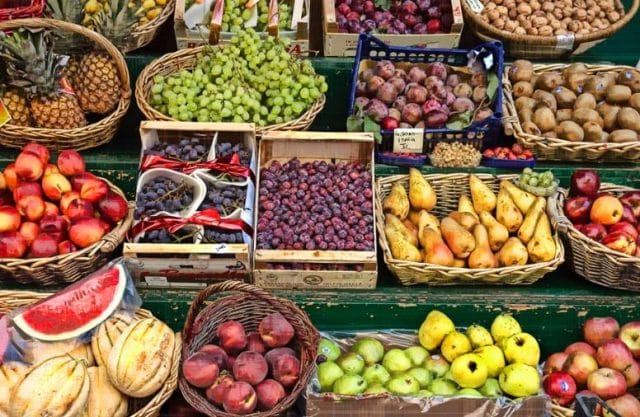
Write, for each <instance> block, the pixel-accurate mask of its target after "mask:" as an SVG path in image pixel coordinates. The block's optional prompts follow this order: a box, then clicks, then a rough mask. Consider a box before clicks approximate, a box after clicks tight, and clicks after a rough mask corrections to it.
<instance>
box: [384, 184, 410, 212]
mask: <svg viewBox="0 0 640 417" xmlns="http://www.w3.org/2000/svg"><path fill="white" fill-rule="evenodd" d="M409 208H410V207H409V196H408V195H407V190H406V189H405V188H404V185H402V183H401V182H399V181H398V182H395V183H394V184H393V186H392V187H391V192H390V193H389V195H387V196H386V197H385V198H384V200H382V211H383V212H385V213H391V214H393V215H394V216H397V217H398V218H400V220H404V219H406V218H407V216H408V215H409Z"/></svg>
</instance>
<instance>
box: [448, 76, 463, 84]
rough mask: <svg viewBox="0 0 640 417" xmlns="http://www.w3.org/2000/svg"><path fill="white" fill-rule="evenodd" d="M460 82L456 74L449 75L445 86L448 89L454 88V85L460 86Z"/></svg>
mask: <svg viewBox="0 0 640 417" xmlns="http://www.w3.org/2000/svg"><path fill="white" fill-rule="evenodd" d="M461 82H462V80H461V79H460V76H459V75H458V74H449V76H448V77H447V82H446V84H447V85H448V86H449V87H455V86H456V85H458V84H460V83H461Z"/></svg>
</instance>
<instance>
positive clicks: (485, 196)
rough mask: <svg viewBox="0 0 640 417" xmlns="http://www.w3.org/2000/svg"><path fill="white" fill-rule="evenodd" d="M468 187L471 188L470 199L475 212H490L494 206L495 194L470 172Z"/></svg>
mask: <svg viewBox="0 0 640 417" xmlns="http://www.w3.org/2000/svg"><path fill="white" fill-rule="evenodd" d="M469 188H470V189H471V199H472V200H473V208H474V209H475V211H476V213H480V212H481V211H488V212H492V211H493V209H495V208H496V201H497V198H496V195H495V194H494V193H493V191H491V188H489V186H488V185H487V184H485V183H484V182H482V180H481V179H480V178H478V177H477V176H475V175H473V174H471V175H470V176H469Z"/></svg>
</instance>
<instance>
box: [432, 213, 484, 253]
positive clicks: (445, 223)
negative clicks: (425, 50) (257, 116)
mask: <svg viewBox="0 0 640 417" xmlns="http://www.w3.org/2000/svg"><path fill="white" fill-rule="evenodd" d="M440 232H441V233H442V237H444V240H445V241H446V242H447V245H448V246H449V249H451V251H452V252H453V253H454V254H455V255H456V258H466V257H468V256H469V255H471V252H473V250H474V249H475V248H476V241H475V239H474V237H473V235H472V234H471V233H469V231H468V230H467V229H465V228H464V227H462V226H461V225H460V224H459V223H458V222H456V221H455V220H453V219H452V218H451V217H445V218H444V219H442V222H441V223H440Z"/></svg>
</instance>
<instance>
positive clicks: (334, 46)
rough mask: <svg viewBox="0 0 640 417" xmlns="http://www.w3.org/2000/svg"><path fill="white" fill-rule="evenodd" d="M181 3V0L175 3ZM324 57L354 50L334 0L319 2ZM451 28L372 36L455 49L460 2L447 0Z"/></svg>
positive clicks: (354, 41)
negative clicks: (443, 31) (430, 32)
mask: <svg viewBox="0 0 640 417" xmlns="http://www.w3.org/2000/svg"><path fill="white" fill-rule="evenodd" d="M178 1H181V0H178ZM322 4H323V8H324V10H323V23H322V27H323V36H324V56H355V55H356V49H357V47H358V34H357V33H341V32H340V31H339V28H338V23H337V21H336V7H335V0H322ZM451 6H452V11H453V25H452V26H451V32H450V33H437V34H430V35H414V34H408V35H387V34H384V33H376V34H375V36H376V37H377V38H379V39H380V40H382V41H384V42H386V43H387V44H389V45H393V46H414V47H422V48H447V49H450V48H457V47H458V45H459V44H460V37H461V36H462V28H463V18H462V7H461V6H460V0H451Z"/></svg>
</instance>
